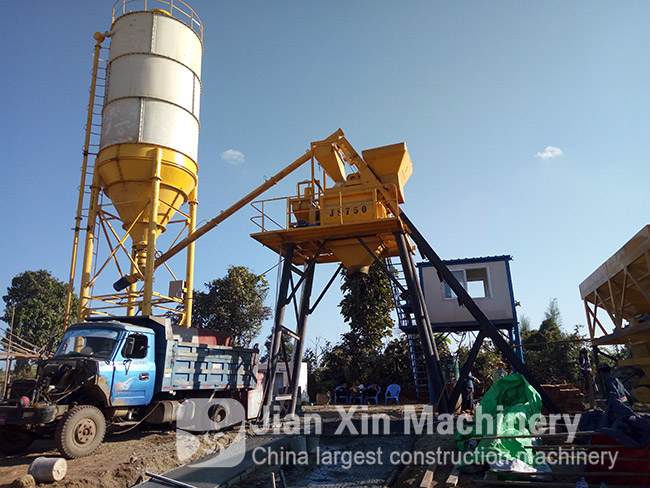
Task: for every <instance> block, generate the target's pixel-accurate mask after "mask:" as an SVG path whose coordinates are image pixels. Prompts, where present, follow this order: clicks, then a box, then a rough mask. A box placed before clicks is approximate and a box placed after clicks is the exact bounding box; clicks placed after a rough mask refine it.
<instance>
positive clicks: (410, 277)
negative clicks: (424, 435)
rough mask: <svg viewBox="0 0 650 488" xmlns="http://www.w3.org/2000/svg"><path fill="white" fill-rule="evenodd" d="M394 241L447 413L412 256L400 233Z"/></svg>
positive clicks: (434, 381) (429, 365) (435, 385)
mask: <svg viewBox="0 0 650 488" xmlns="http://www.w3.org/2000/svg"><path fill="white" fill-rule="evenodd" d="M395 240H396V242H397V248H398V250H399V254H400V259H401V262H402V269H403V271H404V278H405V280H406V289H407V290H408V293H409V298H410V300H411V307H412V308H413V314H414V316H415V322H416V325H417V328H418V332H419V334H420V342H421V343H422V351H423V352H424V357H425V360H426V364H427V372H428V374H429V378H430V380H431V382H432V384H433V389H434V390H435V393H436V394H437V395H438V396H439V398H440V401H439V403H438V404H439V408H440V411H441V412H444V413H448V412H449V407H448V401H447V391H446V390H445V382H444V376H443V374H442V367H441V366H440V357H439V356H438V348H437V347H436V343H435V340H434V339H433V332H432V330H431V322H430V320H429V314H428V312H427V309H426V306H425V305H424V295H423V293H422V288H421V287H420V284H419V283H418V279H417V271H416V269H415V263H414V261H413V255H412V254H411V250H410V249H409V247H408V245H407V241H406V235H405V234H404V233H402V232H396V233H395ZM429 399H430V402H431V403H432V404H433V403H434V402H433V399H432V398H431V395H429Z"/></svg>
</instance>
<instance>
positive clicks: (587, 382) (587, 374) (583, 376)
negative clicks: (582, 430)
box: [578, 346, 596, 408]
mask: <svg viewBox="0 0 650 488" xmlns="http://www.w3.org/2000/svg"><path fill="white" fill-rule="evenodd" d="M578 369H579V371H580V389H581V390H582V392H583V393H585V394H586V395H587V398H589V408H595V406H596V398H595V396H594V377H593V374H592V372H591V361H590V360H589V349H587V347H586V346H582V347H581V348H580V353H578Z"/></svg>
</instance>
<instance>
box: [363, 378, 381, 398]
mask: <svg viewBox="0 0 650 488" xmlns="http://www.w3.org/2000/svg"><path fill="white" fill-rule="evenodd" d="M378 394H379V387H378V386H377V383H373V384H372V385H370V386H369V387H368V388H366V389H365V391H364V392H363V396H364V397H365V403H368V399H370V398H372V399H375V400H377V395H378Z"/></svg>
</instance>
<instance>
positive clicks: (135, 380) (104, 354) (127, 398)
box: [50, 322, 156, 407]
mask: <svg viewBox="0 0 650 488" xmlns="http://www.w3.org/2000/svg"><path fill="white" fill-rule="evenodd" d="M155 344H156V341H155V334H154V332H153V330H151V329H150V328H146V327H140V326H136V325H130V324H121V323H117V322H95V323H82V324H75V325H73V326H71V327H70V328H69V329H68V331H67V332H66V334H65V336H64V337H63V340H62V341H61V345H60V346H59V348H58V350H57V351H56V354H55V355H54V358H52V360H50V361H51V362H57V361H59V360H67V359H71V358H82V357H83V358H88V359H94V360H95V361H96V362H97V372H98V375H99V376H100V377H101V378H103V381H101V380H100V381H101V382H102V383H103V384H105V385H106V390H107V391H106V393H107V395H106V398H105V406H106V407H128V406H139V405H147V404H148V403H149V402H150V401H151V399H152V397H153V394H154V386H155V378H156V362H155Z"/></svg>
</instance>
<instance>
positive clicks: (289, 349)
mask: <svg viewBox="0 0 650 488" xmlns="http://www.w3.org/2000/svg"><path fill="white" fill-rule="evenodd" d="M272 342H273V331H271V333H270V334H269V335H268V336H267V338H266V340H265V341H264V348H263V349H262V350H263V351H264V353H263V354H262V357H261V358H260V362H261V363H268V362H269V359H270V357H271V344H272ZM282 342H283V343H284V350H285V351H286V353H287V359H289V361H293V352H294V349H295V347H294V340H293V339H292V338H291V337H288V336H287V335H286V334H282ZM303 356H304V355H303ZM278 358H279V361H284V353H283V352H282V346H280V355H279V356H278Z"/></svg>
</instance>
